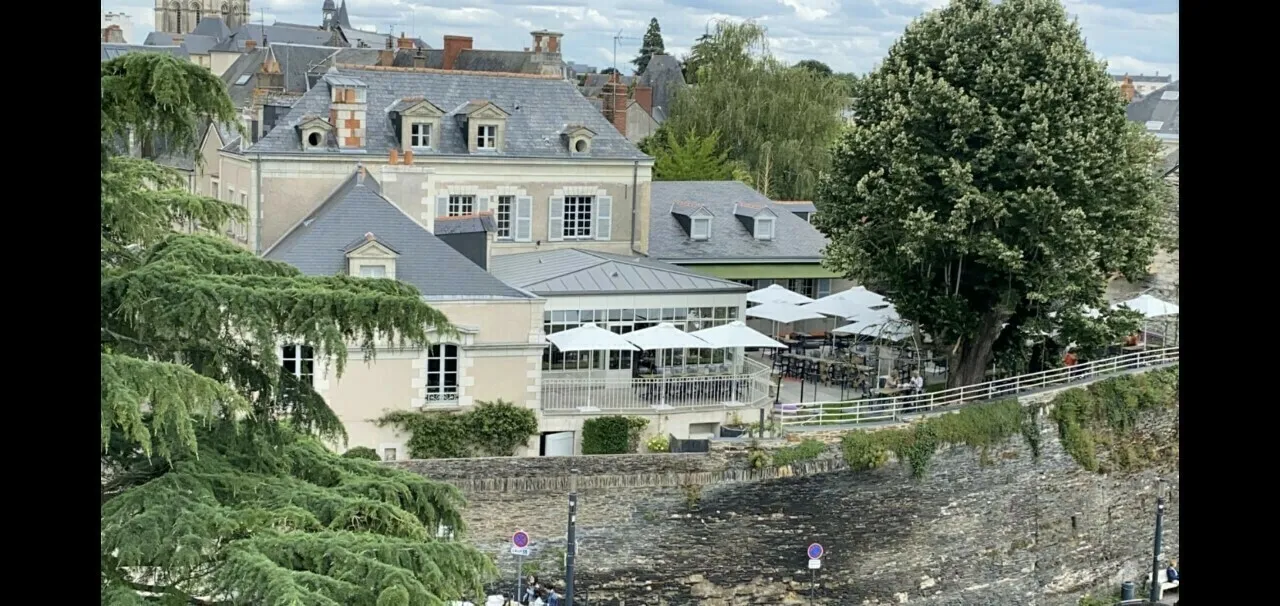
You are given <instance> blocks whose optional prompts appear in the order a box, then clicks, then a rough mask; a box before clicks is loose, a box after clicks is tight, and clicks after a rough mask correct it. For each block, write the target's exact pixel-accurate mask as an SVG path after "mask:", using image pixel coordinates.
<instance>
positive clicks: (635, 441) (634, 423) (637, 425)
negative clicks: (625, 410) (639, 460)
mask: <svg viewBox="0 0 1280 606" xmlns="http://www.w3.org/2000/svg"><path fill="white" fill-rule="evenodd" d="M648 426H649V419H646V418H644V417H627V452H639V451H640V435H641V434H643V433H644V429H645V428H646V427H648Z"/></svg>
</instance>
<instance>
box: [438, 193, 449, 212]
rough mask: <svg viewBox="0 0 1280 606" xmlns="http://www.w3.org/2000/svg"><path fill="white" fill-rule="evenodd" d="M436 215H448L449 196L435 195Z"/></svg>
mask: <svg viewBox="0 0 1280 606" xmlns="http://www.w3.org/2000/svg"><path fill="white" fill-rule="evenodd" d="M436 216H437V217H447V216H449V196H436Z"/></svg>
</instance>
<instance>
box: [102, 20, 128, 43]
mask: <svg viewBox="0 0 1280 606" xmlns="http://www.w3.org/2000/svg"><path fill="white" fill-rule="evenodd" d="M102 41H103V42H114V43H117V44H123V43H124V30H122V29H120V26H119V25H116V24H114V23H113V24H111V25H108V26H107V27H105V28H103V30H102Z"/></svg>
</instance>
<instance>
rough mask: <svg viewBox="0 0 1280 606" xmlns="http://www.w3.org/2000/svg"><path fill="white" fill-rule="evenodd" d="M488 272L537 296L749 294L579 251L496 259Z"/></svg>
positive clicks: (731, 285)
mask: <svg viewBox="0 0 1280 606" xmlns="http://www.w3.org/2000/svg"><path fill="white" fill-rule="evenodd" d="M490 267H491V271H493V274H494V275H495V276H497V277H499V278H501V279H503V280H505V281H507V282H509V283H511V284H514V285H516V286H518V287H520V288H523V289H525V290H527V291H529V292H532V293H534V294H536V295H541V296H553V295H558V296H567V295H584V294H630V293H671V292H683V293H691V292H722V293H733V292H747V291H749V290H751V289H750V288H749V287H747V286H744V285H742V284H739V283H737V282H730V281H728V280H721V279H719V278H713V277H711V276H705V275H702V274H699V273H694V272H692V271H690V270H688V269H685V268H682V267H678V266H675V265H671V264H668V263H662V262H660V261H655V260H653V259H646V258H644V257H626V256H622V255H613V254H608V253H601V252H595V251H587V250H582V249H578V248H562V249H558V250H548V251H534V252H527V253H518V254H514V255H499V256H495V257H493V259H492V260H491V261H490Z"/></svg>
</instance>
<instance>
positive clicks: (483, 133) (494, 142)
mask: <svg viewBox="0 0 1280 606" xmlns="http://www.w3.org/2000/svg"><path fill="white" fill-rule="evenodd" d="M476 149H498V126H497V125H495V124H488V125H481V126H477V127H476Z"/></svg>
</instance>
